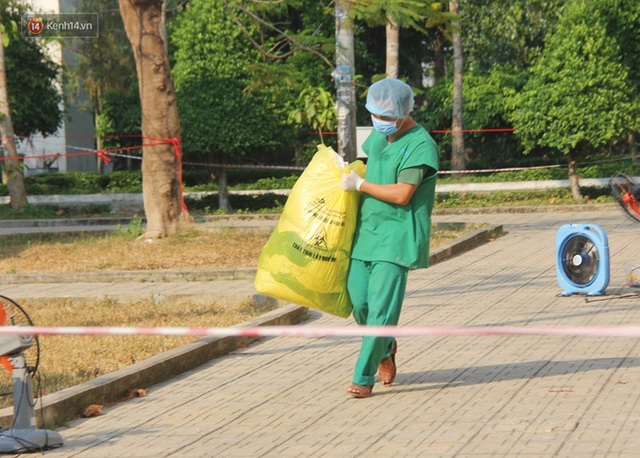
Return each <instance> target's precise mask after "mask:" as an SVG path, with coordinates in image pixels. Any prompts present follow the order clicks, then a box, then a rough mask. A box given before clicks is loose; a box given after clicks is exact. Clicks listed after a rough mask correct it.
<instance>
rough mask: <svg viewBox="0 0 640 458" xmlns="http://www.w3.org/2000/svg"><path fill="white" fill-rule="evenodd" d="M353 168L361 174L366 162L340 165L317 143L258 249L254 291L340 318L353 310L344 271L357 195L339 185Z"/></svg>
mask: <svg viewBox="0 0 640 458" xmlns="http://www.w3.org/2000/svg"><path fill="white" fill-rule="evenodd" d="M351 170H355V171H356V172H357V173H358V174H359V175H360V176H362V177H364V170H365V165H364V163H363V162H362V161H355V162H353V163H351V164H348V165H347V166H344V163H343V161H342V158H341V157H340V156H339V155H338V154H337V153H336V152H335V151H334V150H333V149H332V148H331V147H327V146H324V145H320V146H318V151H317V152H316V154H315V155H314V156H313V158H312V160H311V162H310V163H309V165H308V166H307V168H306V169H305V170H304V172H303V173H302V175H301V176H300V178H298V181H296V183H295V185H294V186H293V188H292V189H291V193H290V194H289V197H288V199H287V202H286V204H285V206H284V210H283V212H282V215H281V216H280V219H279V220H278V223H277V225H276V227H275V229H274V231H273V233H272V234H271V236H270V237H269V239H268V240H267V243H266V244H265V246H264V248H263V249H262V252H261V254H260V259H259V260H258V269H257V273H256V279H255V288H256V291H258V292H259V293H262V294H266V295H269V296H273V297H275V298H278V299H282V300H285V301H288V302H292V303H295V304H299V305H304V306H307V307H311V308H315V309H318V310H322V311H324V312H327V313H331V314H333V315H337V316H341V317H343V318H346V317H348V316H349V315H350V314H351V310H352V309H353V305H352V304H351V300H350V299H349V294H348V293H347V273H348V270H349V260H350V255H351V246H352V242H353V234H354V231H355V227H356V219H357V215H358V206H359V202H360V193H358V192H347V191H343V190H342V189H340V179H341V176H342V174H343V173H348V172H350V171H351Z"/></svg>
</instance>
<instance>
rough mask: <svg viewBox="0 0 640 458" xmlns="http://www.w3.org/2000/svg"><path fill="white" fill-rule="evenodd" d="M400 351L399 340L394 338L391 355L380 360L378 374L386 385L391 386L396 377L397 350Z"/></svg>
mask: <svg viewBox="0 0 640 458" xmlns="http://www.w3.org/2000/svg"><path fill="white" fill-rule="evenodd" d="M397 351H398V342H397V341H396V340H395V339H394V341H393V347H391V356H389V357H388V358H385V359H383V360H382V361H380V365H379V366H378V376H379V377H380V381H381V382H382V384H383V385H384V386H391V385H393V382H394V381H395V379H396V373H397V368H396V352H397Z"/></svg>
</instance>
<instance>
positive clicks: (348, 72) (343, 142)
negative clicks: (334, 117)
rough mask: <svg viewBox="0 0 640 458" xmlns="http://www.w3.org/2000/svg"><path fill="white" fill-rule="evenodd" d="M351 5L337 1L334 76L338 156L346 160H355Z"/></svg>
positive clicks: (341, 0) (353, 61)
mask: <svg viewBox="0 0 640 458" xmlns="http://www.w3.org/2000/svg"><path fill="white" fill-rule="evenodd" d="M352 5H353V2H352V1H350V0H337V1H336V6H335V13H336V69H335V71H334V73H333V77H334V79H335V82H336V87H337V94H336V108H337V112H338V154H340V155H341V156H342V157H343V158H344V160H345V161H347V162H353V161H355V160H356V159H357V155H358V151H357V144H356V87H355V82H354V81H353V76H354V74H355V56H354V50H353V20H352V19H351V18H349V10H350V9H351V7H352Z"/></svg>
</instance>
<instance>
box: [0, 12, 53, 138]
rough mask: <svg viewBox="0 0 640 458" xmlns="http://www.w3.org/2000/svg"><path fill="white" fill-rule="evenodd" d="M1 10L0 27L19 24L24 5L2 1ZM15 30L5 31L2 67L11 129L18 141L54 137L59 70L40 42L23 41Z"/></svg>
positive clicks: (24, 39)
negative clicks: (5, 39) (33, 137)
mask: <svg viewBox="0 0 640 458" xmlns="http://www.w3.org/2000/svg"><path fill="white" fill-rule="evenodd" d="M0 7H1V8H2V11H1V12H0V14H1V15H2V18H1V20H2V23H3V24H10V23H11V22H13V23H16V24H20V20H21V15H22V13H23V12H24V11H25V7H24V6H23V5H21V4H20V3H18V2H14V1H8V0H2V1H0ZM18 29H19V28H16V29H15V30H13V29H12V28H10V27H7V28H5V33H7V32H8V33H9V35H8V44H7V46H6V48H5V67H6V72H7V92H8V96H9V106H10V107H11V118H12V121H13V129H14V131H15V134H16V135H17V136H18V137H29V136H31V135H33V134H36V133H38V132H40V133H42V134H43V135H45V136H47V135H50V134H53V133H55V132H56V131H57V130H58V127H59V126H60V124H61V122H62V120H63V115H64V113H63V111H62V109H61V101H62V96H61V94H60V91H59V90H58V88H57V87H56V83H57V82H58V81H59V77H60V73H61V69H60V66H59V65H58V64H56V63H55V62H53V60H52V59H51V57H50V56H49V55H48V54H47V53H46V51H45V46H44V42H43V41H42V40H40V39H36V38H25V37H23V36H21V35H20V33H19V30H18ZM36 95H37V96H36Z"/></svg>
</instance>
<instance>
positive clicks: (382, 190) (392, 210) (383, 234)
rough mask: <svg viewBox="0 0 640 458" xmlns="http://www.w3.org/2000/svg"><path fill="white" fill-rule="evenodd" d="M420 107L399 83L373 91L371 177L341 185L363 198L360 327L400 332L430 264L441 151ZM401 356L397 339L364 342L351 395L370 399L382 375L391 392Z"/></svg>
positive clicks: (356, 266)
mask: <svg viewBox="0 0 640 458" xmlns="http://www.w3.org/2000/svg"><path fill="white" fill-rule="evenodd" d="M413 104H414V98H413V91H412V90H411V87H410V86H409V85H407V84H406V83H404V82H402V81H400V80H398V79H395V78H385V79H383V80H380V81H378V82H376V83H374V84H372V85H371V87H370V88H369V91H368V93H367V104H366V108H367V110H368V111H369V112H370V113H371V121H372V123H373V127H374V129H373V130H372V132H371V134H370V135H369V137H368V138H367V139H366V140H365V142H364V144H363V145H362V149H363V150H364V152H365V153H367V156H368V160H367V170H366V175H365V178H364V179H362V178H361V177H360V176H358V174H356V173H355V172H351V173H350V174H345V175H344V176H343V177H342V182H341V184H340V186H341V188H342V189H343V190H345V191H360V192H361V193H362V203H361V207H360V212H359V215H358V224H357V227H356V233H355V236H354V241H353V250H352V253H351V265H350V268H349V276H348V279H347V289H348V291H349V295H350V297H351V301H352V302H353V306H354V309H353V317H354V319H355V320H356V322H357V323H358V324H360V325H367V326H385V325H390V326H392V325H397V324H398V321H399V319H400V311H401V309H402V302H403V300H404V294H405V289H406V285H407V275H408V271H409V269H419V268H424V267H427V266H428V264H429V239H430V236H431V210H432V209H433V203H434V200H435V187H436V177H437V173H438V157H439V150H438V146H437V145H436V143H435V141H434V140H433V138H431V135H429V133H428V132H427V131H426V130H425V129H424V128H423V127H421V126H419V125H418V124H417V123H416V122H415V121H414V120H413V118H412V117H411V114H410V113H411V111H412V109H413ZM396 349H397V342H396V340H395V339H394V338H392V337H364V338H363V339H362V346H361V348H360V354H359V356H358V360H357V362H356V366H355V370H354V374H353V379H352V382H353V383H352V385H351V386H350V387H349V389H348V390H347V393H348V394H350V395H351V396H353V397H356V398H366V397H369V396H370V395H371V391H372V389H373V385H374V382H375V375H376V373H378V376H379V379H380V381H381V382H382V383H383V385H385V386H391V385H392V384H393V382H394V380H395V376H396V364H395V353H396Z"/></svg>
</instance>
